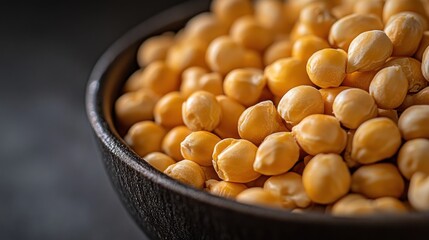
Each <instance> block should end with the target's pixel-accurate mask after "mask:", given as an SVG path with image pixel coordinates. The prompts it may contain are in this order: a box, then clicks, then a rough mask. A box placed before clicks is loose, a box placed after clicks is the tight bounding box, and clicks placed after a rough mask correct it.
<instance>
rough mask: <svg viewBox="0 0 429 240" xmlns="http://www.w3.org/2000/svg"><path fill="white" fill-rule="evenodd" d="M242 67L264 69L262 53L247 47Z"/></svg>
mask: <svg viewBox="0 0 429 240" xmlns="http://www.w3.org/2000/svg"><path fill="white" fill-rule="evenodd" d="M242 61H243V62H242V65H241V66H242V67H243V68H259V69H262V67H263V63H262V55H261V54H260V53H258V52H257V51H254V50H251V49H246V50H245V51H244V54H243V59H242Z"/></svg>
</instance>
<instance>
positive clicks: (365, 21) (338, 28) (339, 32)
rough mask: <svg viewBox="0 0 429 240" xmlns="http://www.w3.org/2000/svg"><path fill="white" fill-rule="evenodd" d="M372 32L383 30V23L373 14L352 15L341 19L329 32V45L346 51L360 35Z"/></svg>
mask: <svg viewBox="0 0 429 240" xmlns="http://www.w3.org/2000/svg"><path fill="white" fill-rule="evenodd" d="M370 30H383V22H382V21H381V20H380V18H378V17H377V16H375V15H372V14H352V15H348V16H346V17H344V18H341V19H339V20H338V21H337V22H335V23H334V24H333V25H332V28H331V30H330V32H329V43H330V44H331V45H332V46H334V47H339V48H341V49H343V50H344V51H347V50H348V49H349V46H350V43H351V42H352V41H353V39H355V38H356V37H357V36H358V35H359V34H361V33H363V32H366V31H370Z"/></svg>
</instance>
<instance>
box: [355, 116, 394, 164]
mask: <svg viewBox="0 0 429 240" xmlns="http://www.w3.org/2000/svg"><path fill="white" fill-rule="evenodd" d="M400 146H401V133H400V132H399V129H398V127H397V126H396V124H395V123H394V122H393V121H392V120H390V119H389V118H384V117H381V118H373V119H370V120H368V121H366V122H364V123H362V124H361V125H360V126H359V128H358V129H357V130H356V133H355V135H354V137H353V145H352V158H353V159H355V160H356V161H357V162H359V163H362V164H370V163H375V162H378V161H381V160H383V159H386V158H390V157H392V156H393V155H394V154H395V153H396V152H397V151H398V149H399V147H400Z"/></svg>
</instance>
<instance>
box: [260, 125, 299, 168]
mask: <svg viewBox="0 0 429 240" xmlns="http://www.w3.org/2000/svg"><path fill="white" fill-rule="evenodd" d="M298 160H299V146H298V144H297V143H296V142H295V139H294V137H293V135H292V133H290V132H278V133H273V134H271V135H269V136H267V137H266V138H265V139H264V141H263V142H262V143H261V145H260V146H259V148H258V151H257V152H256V159H255V162H254V163H253V169H254V170H255V171H256V172H259V173H261V174H264V175H278V174H282V173H285V172H287V171H289V170H290V169H291V168H292V167H293V166H294V165H295V163H296V162H298Z"/></svg>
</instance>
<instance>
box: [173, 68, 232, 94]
mask: <svg viewBox="0 0 429 240" xmlns="http://www.w3.org/2000/svg"><path fill="white" fill-rule="evenodd" d="M191 69H192V68H190V69H187V70H191ZM222 85H223V78H222V76H221V75H220V74H219V73H205V74H202V75H200V76H199V77H198V76H196V75H193V76H191V77H188V78H184V79H182V84H181V85H180V92H181V93H182V96H184V97H189V96H190V95H191V94H192V93H194V92H196V91H206V92H209V93H212V94H214V95H221V94H222V93H223V90H222V88H223V86H222Z"/></svg>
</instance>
